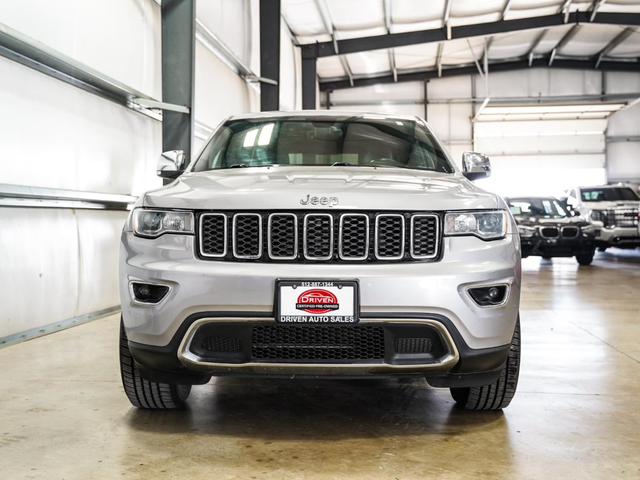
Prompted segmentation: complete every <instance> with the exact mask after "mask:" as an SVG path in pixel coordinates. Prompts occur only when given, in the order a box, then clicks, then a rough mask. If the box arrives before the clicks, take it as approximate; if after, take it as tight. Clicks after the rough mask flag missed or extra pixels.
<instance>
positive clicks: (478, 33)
mask: <svg viewBox="0 0 640 480" xmlns="http://www.w3.org/2000/svg"><path fill="white" fill-rule="evenodd" d="M590 16H591V14H590V13H589V12H572V13H570V14H569V16H568V18H567V20H568V22H569V23H576V24H577V23H589V22H590ZM592 23H597V24H604V25H626V26H640V14H638V13H600V14H599V15H598V16H597V17H596V18H595V19H594V21H593V22H592ZM564 24H565V16H564V15H562V14H555V15H546V16H541V17H531V18H519V19H515V20H507V21H502V20H501V21H499V22H491V23H479V24H474V25H461V26H458V27H451V28H450V29H449V30H450V33H451V35H450V38H448V36H447V28H445V27H442V28H436V29H432V30H421V31H417V32H405V33H392V34H388V35H377V36H373V37H361V38H352V39H347V40H337V41H336V43H335V45H334V42H333V41H331V42H321V43H315V44H308V45H303V46H306V47H310V48H311V50H310V51H311V52H312V54H313V55H315V56H316V57H329V56H333V55H337V53H336V49H337V50H338V51H339V53H340V54H341V55H345V54H349V53H357V52H366V51H369V50H379V49H384V48H395V47H403V46H407V45H416V44H425V43H436V42H442V41H444V40H448V39H453V40H455V39H461V38H473V37H486V36H491V35H498V34H501V33H509V32H518V31H523V30H535V29H541V28H550V27H554V26H559V25H564Z"/></svg>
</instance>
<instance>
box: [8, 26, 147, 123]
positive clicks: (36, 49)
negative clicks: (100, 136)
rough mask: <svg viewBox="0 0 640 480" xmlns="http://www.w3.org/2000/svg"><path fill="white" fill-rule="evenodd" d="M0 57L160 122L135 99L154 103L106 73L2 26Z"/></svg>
mask: <svg viewBox="0 0 640 480" xmlns="http://www.w3.org/2000/svg"><path fill="white" fill-rule="evenodd" d="M0 55H1V56H3V57H6V58H8V59H10V60H13V61H15V62H17V63H20V64H21V65H24V66H26V67H29V68H33V69H34V70H37V71H38V72H40V73H44V74H45V75H49V76H50V77H53V78H56V79H58V80H60V81H63V82H65V83H68V84H69V85H73V86H74V87H77V88H80V89H82V90H84V91H86V92H89V93H92V94H94V95H97V96H99V97H101V98H104V99H106V100H110V101H112V102H115V103H117V104H119V105H122V106H124V107H129V108H131V109H133V110H136V111H138V112H141V113H144V114H146V115H149V116H151V117H152V118H154V119H158V116H157V115H155V114H154V113H153V112H150V111H148V110H146V109H145V108H141V107H140V106H138V105H136V104H135V103H134V102H133V99H134V98H143V99H147V100H154V99H153V98H151V97H150V96H148V95H146V94H144V93H142V92H139V91H137V90H135V89H133V88H131V87H129V86H127V85H125V84H123V83H121V82H119V81H117V80H115V79H114V78H111V77H109V76H107V75H104V74H103V73H101V72H99V71H97V70H95V69H93V68H91V67H89V66H87V65H85V64H83V63H81V62H79V61H77V60H75V59H73V58H71V57H69V56H67V55H65V54H63V53H61V52H58V51H57V50H54V49H53V48H51V47H48V46H47V45H45V44H44V43H40V42H38V41H36V40H34V39H33V38H31V37H28V36H27V35H24V34H22V33H20V32H18V31H17V30H14V29H12V28H11V27H8V26H7V25H4V24H2V23H0Z"/></svg>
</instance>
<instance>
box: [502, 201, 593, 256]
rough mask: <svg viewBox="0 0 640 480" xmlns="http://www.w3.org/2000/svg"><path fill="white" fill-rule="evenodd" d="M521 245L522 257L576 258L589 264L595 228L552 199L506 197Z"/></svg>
mask: <svg viewBox="0 0 640 480" xmlns="http://www.w3.org/2000/svg"><path fill="white" fill-rule="evenodd" d="M505 200H506V202H507V203H508V204H509V208H510V209H511V213H512V214H513V216H514V218H515V220H516V223H517V224H518V231H519V233H520V243H521V245H522V256H523V258H524V257H528V256H530V255H536V256H540V257H542V258H545V259H549V258H552V257H576V260H577V261H578V263H579V264H580V265H590V264H591V262H592V261H593V254H594V250H595V235H594V227H593V226H592V225H591V224H590V223H589V222H587V221H586V220H585V219H584V218H581V217H578V216H572V215H571V213H570V212H568V211H567V209H566V208H565V207H564V205H563V203H562V202H561V201H560V200H558V199H556V198H553V197H518V198H506V199H505Z"/></svg>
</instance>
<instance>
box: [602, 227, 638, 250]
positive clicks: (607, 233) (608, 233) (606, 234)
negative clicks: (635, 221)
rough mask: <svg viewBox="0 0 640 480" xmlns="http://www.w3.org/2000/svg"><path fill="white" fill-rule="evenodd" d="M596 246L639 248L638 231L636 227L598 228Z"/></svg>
mask: <svg viewBox="0 0 640 480" xmlns="http://www.w3.org/2000/svg"><path fill="white" fill-rule="evenodd" d="M596 245H597V246H599V247H627V248H634V247H640V231H639V230H638V228H637V227H614V228H598V229H597V230H596Z"/></svg>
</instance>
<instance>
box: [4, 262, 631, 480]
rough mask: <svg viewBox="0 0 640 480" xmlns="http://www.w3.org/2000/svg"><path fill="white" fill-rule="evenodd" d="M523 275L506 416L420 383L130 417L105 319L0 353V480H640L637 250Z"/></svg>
mask: <svg viewBox="0 0 640 480" xmlns="http://www.w3.org/2000/svg"><path fill="white" fill-rule="evenodd" d="M523 270H524V296H523V304H522V337H523V351H524V358H523V365H522V374H521V377H520V385H519V390H518V393H517V395H516V397H515V399H514V401H513V403H512V405H511V406H510V407H509V408H508V409H507V410H505V411H504V413H474V412H465V411H461V410H459V409H457V408H454V404H453V401H452V400H451V397H450V396H449V392H448V391H447V390H435V389H431V388H429V387H428V386H427V384H426V382H424V381H406V380H397V381H396V380H388V381H342V382H340V381H321V382H313V381H302V380H294V381H287V380H278V381H269V380H235V379H218V380H213V381H212V382H211V383H210V384H208V385H205V386H201V387H196V388H194V391H193V393H192V396H191V398H190V401H189V408H188V409H187V410H186V411H181V412H145V411H140V410H136V409H135V408H133V407H131V406H130V405H129V402H128V401H127V399H126V398H125V396H124V394H123V391H122V387H121V384H120V378H119V372H118V361H117V338H118V318H117V317H116V316H112V317H108V318H104V319H101V320H98V321H95V322H93V323H89V324H86V325H83V326H79V327H75V328H72V329H69V330H66V331H63V332H59V333H56V334H53V335H49V336H47V337H43V338H40V339H36V340H33V341H30V342H26V343H22V344H20V345H16V346H12V347H8V348H5V349H2V350H0V368H1V372H2V373H0V478H2V479H20V478H47V479H62V478H65V479H75V478H82V479H86V478H192V479H199V478H216V479H217V478H241V479H248V478H251V479H260V478H345V477H350V478H381V479H408V478H430V477H434V478H492V479H495V478H545V479H546V478H549V477H550V476H554V477H564V478H581V479H586V478H608V479H609V478H635V479H637V478H640V295H639V292H640V252H612V253H608V252H607V253H606V254H598V255H597V258H596V261H595V262H594V265H593V267H590V268H584V267H582V268H578V265H577V263H576V262H575V261H574V260H573V259H556V260H553V262H547V261H543V260H540V259H538V258H530V259H527V260H525V261H524V263H523Z"/></svg>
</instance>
